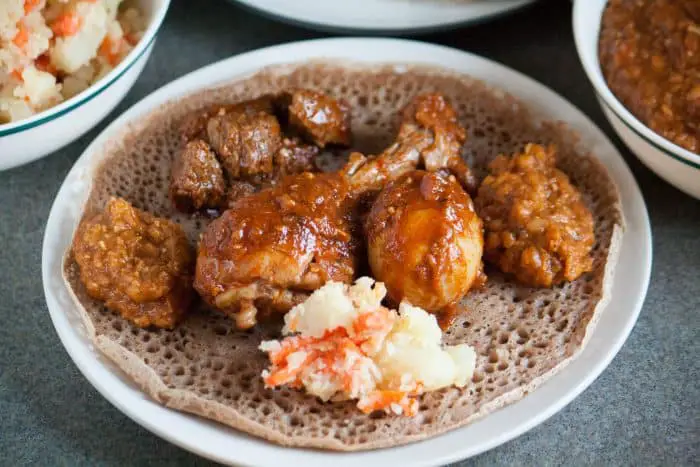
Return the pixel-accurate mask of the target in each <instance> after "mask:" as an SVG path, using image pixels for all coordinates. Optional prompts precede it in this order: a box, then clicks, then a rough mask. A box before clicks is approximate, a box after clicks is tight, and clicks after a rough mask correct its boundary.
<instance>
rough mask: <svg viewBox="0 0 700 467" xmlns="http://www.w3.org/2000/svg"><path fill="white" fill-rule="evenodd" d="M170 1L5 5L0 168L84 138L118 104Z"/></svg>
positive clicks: (14, 1)
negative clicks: (81, 137)
mask: <svg viewBox="0 0 700 467" xmlns="http://www.w3.org/2000/svg"><path fill="white" fill-rule="evenodd" d="M169 4H170V0H153V1H148V0H2V1H1V2H0V170H3V169H8V168H11V167H16V166H18V165H22V164H25V163H28V162H30V161H33V160H35V159H38V158H40V157H43V156H45V155H47V154H49V153H51V152H53V151H56V150H57V149H59V148H61V147H63V146H65V145H66V144H68V143H70V142H72V141H74V140H75V139H77V138H79V137H80V136H82V135H83V134H84V133H86V132H87V131H88V130H90V129H91V128H93V127H94V126H95V125H96V124H97V123H98V122H99V121H100V120H102V119H103V118H104V117H105V116H106V115H107V114H108V113H109V112H110V111H111V110H112V109H114V107H115V106H116V105H117V104H118V103H119V101H121V99H122V98H123V97H124V95H125V94H126V93H127V92H128V91H129V89H130V88H131V86H132V85H133V84H134V82H135V81H136V79H137V78H138V76H139V75H140V73H141V71H142V70H143V67H144V65H145V64H146V62H147V61H148V57H149V55H150V53H151V50H152V48H153V42H154V40H155V37H156V34H157V32H158V29H159V28H160V25H161V23H162V21H163V18H164V17H165V13H166V11H167V9H168V6H169Z"/></svg>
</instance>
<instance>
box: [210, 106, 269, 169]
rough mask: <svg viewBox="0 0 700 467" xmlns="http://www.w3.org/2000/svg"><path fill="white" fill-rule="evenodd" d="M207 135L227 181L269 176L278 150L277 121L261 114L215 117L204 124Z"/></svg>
mask: <svg viewBox="0 0 700 467" xmlns="http://www.w3.org/2000/svg"><path fill="white" fill-rule="evenodd" d="M207 136H208V137H209V142H210V143H211V145H212V147H213V148H214V150H215V151H216V153H217V154H218V155H219V160H220V161H221V165H223V167H224V170H226V173H227V174H228V176H229V177H230V178H231V179H238V178H241V177H243V178H245V177H251V176H255V175H259V174H269V173H271V172H272V168H273V164H274V157H275V154H276V153H277V151H279V150H280V148H281V147H282V133H281V130H280V125H279V122H278V121H277V118H276V117H275V116H274V115H270V114H268V113H265V112H258V113H252V112H251V113H247V112H226V113H223V114H220V115H216V116H214V117H212V118H211V119H209V122H208V123H207Z"/></svg>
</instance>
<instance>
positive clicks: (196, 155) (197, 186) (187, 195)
mask: <svg viewBox="0 0 700 467" xmlns="http://www.w3.org/2000/svg"><path fill="white" fill-rule="evenodd" d="M225 193H226V181H225V180H224V174H223V171H222V169H221V165H220V164H219V161H218V160H217V159H216V155H215V154H214V152H213V151H212V150H211V148H210V147H209V145H208V144H207V143H205V142H204V141H202V140H195V141H190V142H189V143H187V144H186V145H185V147H184V149H183V150H182V152H181V153H180V154H179V156H178V157H177V159H176V160H175V163H174V164H173V169H172V173H171V180H170V196H171V198H172V200H173V202H174V204H175V207H176V208H177V209H178V210H180V211H183V212H191V211H194V210H197V209H203V208H214V207H217V206H219V205H220V204H221V203H222V202H223V200H224V196H225Z"/></svg>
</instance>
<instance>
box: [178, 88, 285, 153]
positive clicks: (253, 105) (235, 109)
mask: <svg viewBox="0 0 700 467" xmlns="http://www.w3.org/2000/svg"><path fill="white" fill-rule="evenodd" d="M274 103H275V98H274V96H271V95H264V96H261V97H259V98H257V99H253V100H249V101H244V102H238V103H236V104H220V105H219V104H217V105H212V106H210V107H208V108H206V109H203V110H196V111H194V112H191V113H190V114H189V115H187V116H186V117H185V118H184V119H183V121H182V122H181V123H180V139H181V141H182V143H183V144H184V143H187V142H188V141H191V140H193V139H206V138H207V123H208V122H209V119H210V118H212V117H214V116H216V115H221V114H224V113H248V114H257V113H260V112H265V113H269V114H272V113H273V112H274V109H275V104H274Z"/></svg>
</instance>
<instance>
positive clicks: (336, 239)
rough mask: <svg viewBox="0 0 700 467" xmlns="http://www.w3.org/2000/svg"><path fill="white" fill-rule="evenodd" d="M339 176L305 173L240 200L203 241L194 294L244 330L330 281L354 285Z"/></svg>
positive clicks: (349, 226)
mask: <svg viewBox="0 0 700 467" xmlns="http://www.w3.org/2000/svg"><path fill="white" fill-rule="evenodd" d="M348 202H349V200H348V185H347V183H346V182H345V181H344V180H343V179H342V177H340V176H338V175H336V174H313V173H303V174H299V175H293V176H288V177H284V178H282V180H281V181H280V182H279V183H278V184H277V185H275V186H274V187H271V188H268V189H266V190H263V191H261V192H259V193H255V194H252V195H249V196H247V197H245V198H244V199H241V200H240V201H239V202H238V203H235V204H234V205H233V206H232V208H231V209H229V210H228V211H226V212H224V214H223V215H222V216H221V217H219V218H218V219H216V220H215V221H214V222H212V223H211V224H210V225H209V227H208V228H207V230H206V231H205V232H204V234H203V236H202V240H201V243H200V247H199V254H198V258H197V269H196V275H195V283H194V286H195V288H196V289H197V291H198V292H199V293H200V295H201V296H202V297H203V298H204V300H205V301H207V302H208V303H209V304H210V305H212V306H214V307H215V308H218V309H220V310H221V311H223V312H225V313H227V314H229V315H231V316H232V317H234V318H235V319H236V323H237V325H238V326H239V327H241V328H249V327H251V326H253V325H255V322H256V316H255V315H256V313H257V310H258V309H264V310H281V311H287V310H289V308H291V307H292V306H293V305H294V304H296V303H298V302H299V301H301V300H303V299H305V298H306V297H307V296H308V294H309V292H310V291H313V290H315V289H317V288H318V287H320V286H321V285H323V284H324V283H325V282H327V281H328V280H336V281H343V282H347V281H350V280H351V279H352V278H353V273H354V264H355V248H356V243H355V240H354V237H353V235H352V229H353V224H352V220H351V218H350V216H349V213H348V209H347V207H346V204H347V203H348Z"/></svg>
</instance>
